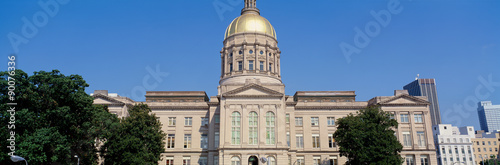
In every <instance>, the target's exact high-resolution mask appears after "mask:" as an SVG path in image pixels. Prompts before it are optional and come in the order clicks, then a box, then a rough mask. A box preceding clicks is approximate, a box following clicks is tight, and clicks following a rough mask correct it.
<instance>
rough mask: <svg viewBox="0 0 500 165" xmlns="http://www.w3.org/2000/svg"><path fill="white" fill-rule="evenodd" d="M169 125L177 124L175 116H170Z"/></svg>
mask: <svg viewBox="0 0 500 165" xmlns="http://www.w3.org/2000/svg"><path fill="white" fill-rule="evenodd" d="M168 125H175V117H169V118H168Z"/></svg>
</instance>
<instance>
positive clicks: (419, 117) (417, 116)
mask: <svg viewBox="0 0 500 165" xmlns="http://www.w3.org/2000/svg"><path fill="white" fill-rule="evenodd" d="M414 116H415V123H423V120H422V114H415V115H414Z"/></svg>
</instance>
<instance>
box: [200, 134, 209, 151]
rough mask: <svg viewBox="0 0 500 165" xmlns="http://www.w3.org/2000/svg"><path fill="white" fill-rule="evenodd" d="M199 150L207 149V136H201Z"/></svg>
mask: <svg viewBox="0 0 500 165" xmlns="http://www.w3.org/2000/svg"><path fill="white" fill-rule="evenodd" d="M200 144H201V146H200V147H201V148H202V149H207V148H208V135H207V134H202V135H201V142H200Z"/></svg>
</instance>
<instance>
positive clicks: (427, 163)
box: [420, 155, 429, 165]
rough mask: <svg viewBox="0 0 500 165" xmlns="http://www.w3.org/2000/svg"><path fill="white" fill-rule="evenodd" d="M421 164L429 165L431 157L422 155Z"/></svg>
mask: <svg viewBox="0 0 500 165" xmlns="http://www.w3.org/2000/svg"><path fill="white" fill-rule="evenodd" d="M420 164H421V165H429V157H428V156H427V155H420Z"/></svg>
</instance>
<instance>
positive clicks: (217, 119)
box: [214, 114, 220, 124]
mask: <svg viewBox="0 0 500 165" xmlns="http://www.w3.org/2000/svg"><path fill="white" fill-rule="evenodd" d="M214 118H215V119H214V120H215V124H219V123H220V115H219V114H217V115H214Z"/></svg>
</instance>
